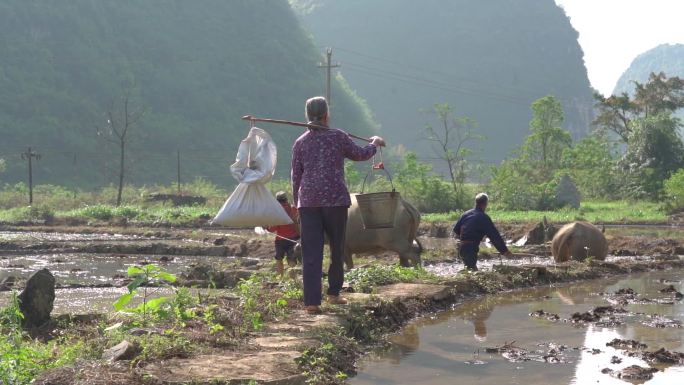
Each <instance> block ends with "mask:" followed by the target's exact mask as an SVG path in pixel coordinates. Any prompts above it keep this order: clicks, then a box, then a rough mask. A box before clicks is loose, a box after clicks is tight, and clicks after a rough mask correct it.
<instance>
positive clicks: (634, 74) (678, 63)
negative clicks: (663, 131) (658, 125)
mask: <svg viewBox="0 0 684 385" xmlns="http://www.w3.org/2000/svg"><path fill="white" fill-rule="evenodd" d="M651 72H655V73H659V72H664V73H665V75H667V76H668V77H669V76H679V77H681V78H684V44H661V45H659V46H657V47H655V48H653V49H650V50H648V51H646V52H644V53H642V54H641V55H639V56H637V57H636V58H635V59H634V60H633V61H632V64H630V65H629V68H627V70H626V71H625V72H624V73H623V74H622V76H620V79H618V81H617V83H616V84H615V88H614V89H613V94H621V93H623V92H627V93H628V94H631V93H633V92H634V83H633V82H634V81H637V82H639V83H646V82H647V81H648V77H649V75H650V74H651ZM677 116H679V118H680V119H682V121H684V110H679V111H678V112H677ZM681 132H682V136H684V127H682V128H681Z"/></svg>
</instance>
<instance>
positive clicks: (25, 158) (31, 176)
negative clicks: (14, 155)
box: [21, 147, 40, 206]
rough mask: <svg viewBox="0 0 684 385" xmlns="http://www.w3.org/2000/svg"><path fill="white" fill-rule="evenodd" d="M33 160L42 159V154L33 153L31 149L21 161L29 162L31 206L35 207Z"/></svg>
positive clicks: (23, 155) (23, 154) (24, 154)
mask: <svg viewBox="0 0 684 385" xmlns="http://www.w3.org/2000/svg"><path fill="white" fill-rule="evenodd" d="M33 158H36V160H38V159H40V154H38V153H37V152H34V151H32V150H31V147H29V148H28V150H27V151H26V152H24V153H22V154H21V159H23V160H28V177H29V206H31V205H33Z"/></svg>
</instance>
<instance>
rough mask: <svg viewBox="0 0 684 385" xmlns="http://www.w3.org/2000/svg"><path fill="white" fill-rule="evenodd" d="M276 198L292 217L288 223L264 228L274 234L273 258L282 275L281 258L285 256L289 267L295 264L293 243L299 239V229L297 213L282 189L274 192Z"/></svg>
mask: <svg viewBox="0 0 684 385" xmlns="http://www.w3.org/2000/svg"><path fill="white" fill-rule="evenodd" d="M276 200H277V201H278V202H280V205H281V206H283V209H284V210H285V212H286V213H287V215H289V216H290V218H292V221H293V222H294V223H292V224H289V225H279V226H270V227H268V228H267V229H266V230H268V231H269V232H271V233H274V234H275V235H276V238H275V259H276V271H277V272H278V274H280V275H282V274H283V271H284V270H285V266H284V265H283V258H284V257H285V256H287V264H288V265H289V266H290V267H293V266H296V265H297V258H296V257H295V245H296V244H297V241H298V240H299V229H298V227H297V222H298V218H297V216H298V213H297V209H296V208H295V207H292V206H291V205H290V203H289V202H288V200H287V194H286V193H285V192H284V191H278V192H277V193H276Z"/></svg>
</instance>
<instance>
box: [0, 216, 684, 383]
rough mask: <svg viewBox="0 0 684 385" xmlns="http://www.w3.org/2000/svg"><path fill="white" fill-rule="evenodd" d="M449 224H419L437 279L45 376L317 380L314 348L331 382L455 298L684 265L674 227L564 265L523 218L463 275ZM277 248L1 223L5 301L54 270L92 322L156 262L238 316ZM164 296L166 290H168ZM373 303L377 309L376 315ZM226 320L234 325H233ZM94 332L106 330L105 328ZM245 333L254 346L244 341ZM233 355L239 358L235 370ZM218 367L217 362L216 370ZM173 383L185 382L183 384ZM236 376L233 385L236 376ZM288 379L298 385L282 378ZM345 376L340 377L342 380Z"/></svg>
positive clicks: (643, 231)
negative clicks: (530, 235) (137, 273)
mask: <svg viewBox="0 0 684 385" xmlns="http://www.w3.org/2000/svg"><path fill="white" fill-rule="evenodd" d="M450 225H451V224H449V223H436V224H435V223H432V224H424V225H422V226H421V228H420V238H419V240H420V242H421V243H422V245H423V248H424V252H423V255H422V257H423V264H424V266H425V270H426V271H427V272H428V273H430V274H432V276H434V277H436V278H432V279H431V281H430V282H426V283H421V282H415V283H405V284H395V285H389V286H378V287H375V288H373V289H372V293H373V294H370V297H369V294H362V293H351V292H353V291H354V288H353V287H349V288H348V289H347V290H348V291H349V292H350V293H348V294H346V295H347V296H348V298H349V299H350V300H351V301H352V305H348V306H349V307H342V308H334V309H328V313H327V314H325V315H322V316H317V317H310V316H306V315H304V314H303V313H302V311H301V304H299V303H297V302H296V301H295V302H292V303H289V304H288V306H287V312H285V313H283V314H282V315H279V316H278V317H276V318H274V319H268V320H265V321H264V322H265V324H264V326H262V327H260V328H259V329H258V332H254V331H252V332H248V333H242V334H240V335H239V336H238V335H237V334H235V335H233V336H232V337H231V341H232V342H230V343H228V344H227V345H226V343H225V342H222V343H219V342H216V341H218V340H217V339H216V337H215V336H212V335H211V333H209V331H207V330H205V329H202V328H198V329H196V330H192V332H191V334H193V333H194V334H193V335H192V336H191V337H192V338H190V340H191V341H194V342H193V343H196V344H199V345H200V346H202V347H201V348H200V349H195V350H194V352H195V353H192V354H190V355H189V356H187V355H186V354H185V353H184V354H181V355H176V356H174V355H173V354H171V355H170V356H168V357H166V358H165V359H162V360H151V361H147V362H144V361H143V362H142V363H141V362H138V361H135V362H138V363H137V364H136V365H138V366H139V367H138V368H137V369H135V370H133V372H131V371H130V370H127V369H122V365H123V368H125V363H124V364H122V363H120V362H117V363H114V364H106V365H104V366H103V365H101V364H100V363H96V362H86V363H81V364H79V366H78V367H75V368H65V369H64V370H61V371H60V370H58V371H51V372H50V373H48V374H47V377H45V378H47V380H45V381H47V382H45V381H43V382H38V383H44V384H47V383H50V384H58V385H59V384H62V383H64V384H67V383H82V384H87V383H97V382H93V381H95V380H92V378H91V380H92V381H91V382H74V381H76V380H75V379H74V377H73V376H74V375H75V374H74V373H76V372H78V371H79V370H81V371H83V370H90V371H91V372H92V374H93V376H95V378H99V377H97V375H98V374H97V373H101V374H102V375H103V376H113V375H117V373H118V375H119V376H121V378H122V379H123V378H124V377H126V376H132V377H131V378H130V379H129V380H125V381H123V380H122V382H120V383H121V384H137V383H139V381H141V379H142V378H143V377H146V378H156V379H157V382H158V383H162V384H167V383H168V384H172V383H173V384H175V383H189V382H192V381H196V383H205V381H206V383H209V382H212V381H214V383H222V382H221V381H224V382H225V383H242V382H240V381H242V380H240V379H244V381H245V382H244V383H247V380H248V379H256V380H258V383H302V381H304V379H305V378H309V379H311V378H312V377H311V376H312V374H311V368H310V367H309V366H308V365H309V363H307V360H308V361H312V360H314V358H316V357H318V355H323V356H329V355H333V356H336V357H337V358H339V357H342V358H341V362H342V364H340V365H338V366H331V367H328V366H326V369H325V370H324V371H326V373H318V374H315V373H314V375H318V376H320V378H321V381H323V382H321V383H327V382H326V381H333V379H334V378H336V377H335V376H336V373H337V374H339V373H338V372H340V373H350V374H353V372H354V371H355V362H356V360H357V357H358V355H359V354H360V353H361V352H363V351H364V350H366V349H367V348H366V347H364V346H366V345H365V344H366V343H368V342H372V343H377V341H378V338H381V337H382V336H383V335H384V334H385V333H387V332H390V331H394V330H397V328H399V327H401V326H402V325H403V324H404V323H405V322H407V321H409V320H410V319H411V318H412V317H414V316H416V315H419V314H425V313H426V312H427V313H430V312H433V311H438V310H443V309H448V308H451V307H452V306H453V304H454V303H457V302H459V298H461V299H462V298H466V297H472V296H478V295H483V294H487V293H492V292H500V291H501V290H512V289H516V288H520V287H529V286H537V285H548V284H550V283H554V282H568V281H574V280H583V279H595V278H599V277H602V276H612V275H620V274H625V273H629V272H634V271H648V270H651V269H667V268H681V267H682V266H684V262H682V260H681V256H682V255H684V231H683V230H681V229H680V228H677V227H671V226H670V227H668V226H641V227H634V226H632V227H610V226H609V227H608V228H607V229H606V235H607V238H608V240H609V245H610V255H609V257H608V259H607V261H606V262H599V263H593V264H592V263H589V264H579V263H576V262H571V263H567V264H561V265H557V264H555V263H553V261H552V258H551V257H550V256H549V254H550V252H549V247H548V245H522V244H521V242H520V239H521V238H523V237H525V235H526V233H527V232H528V231H529V230H530V229H531V228H533V227H534V226H533V224H528V225H522V224H518V225H503V226H501V227H502V232H503V234H504V237H505V238H506V239H507V240H508V241H509V242H510V243H511V245H514V246H513V248H514V250H515V252H516V253H519V254H521V255H524V257H516V258H513V259H502V258H500V257H499V255H498V254H497V253H496V252H495V250H493V249H489V248H487V246H488V245H486V244H483V248H482V253H481V262H480V266H481V267H482V270H483V272H481V273H479V274H475V275H465V276H464V275H463V274H460V273H459V272H460V271H461V270H462V268H463V265H462V264H461V263H460V261H458V259H457V258H456V252H455V243H454V241H453V240H452V239H450V238H449V234H448V232H449V229H450ZM272 254H273V239H272V237H271V236H259V235H257V234H255V233H254V232H253V231H250V230H231V229H220V228H164V229H160V228H132V227H95V228H94V227H78V226H75V227H69V226H43V227H41V226H28V227H4V228H1V229H0V305H4V304H5V303H6V302H7V300H8V298H9V293H10V291H11V290H14V289H21V288H22V287H23V285H24V281H25V279H27V277H29V276H30V274H32V273H33V272H34V271H36V270H39V269H42V268H47V269H49V270H50V271H51V272H52V273H53V274H54V275H55V277H56V282H57V291H56V295H57V298H56V301H55V309H54V313H55V314H68V315H70V316H74V315H78V314H81V315H82V314H90V315H93V314H95V315H94V317H95V318H92V316H91V318H89V319H99V320H108V319H112V317H114V319H116V315H114V314H113V313H114V309H113V307H112V303H113V302H114V301H115V300H116V298H117V297H119V296H120V295H122V294H123V293H126V291H127V289H126V285H128V284H129V283H130V282H131V279H130V278H129V277H127V276H126V271H127V269H128V268H129V267H130V266H142V265H145V264H149V263H152V264H155V265H158V266H161V267H162V268H163V269H164V270H166V271H168V272H170V273H173V274H176V275H177V276H178V277H179V279H178V281H177V282H176V283H175V286H177V287H181V286H184V287H192V288H193V289H192V290H193V292H192V295H198V296H202V295H208V294H207V293H209V292H211V293H213V294H212V295H213V296H215V297H216V298H218V299H217V301H218V305H217V306H218V307H219V308H222V307H225V306H228V308H230V309H232V310H230V311H229V312H228V313H230V314H237V313H241V312H242V311H241V310H240V306H242V305H241V304H238V303H237V302H235V301H236V298H237V297H235V294H234V292H233V288H234V287H235V286H236V284H237V283H238V282H240V280H241V279H246V278H249V277H250V276H253V275H254V274H255V273H262V272H272V271H273V259H272ZM397 263H398V257H397V256H396V255H394V254H392V253H384V254H380V255H373V256H357V257H356V266H357V268H359V269H365V268H369V267H370V266H377V265H395V264H397ZM298 274H299V272H298V269H296V268H295V269H293V270H292V271H291V275H289V276H290V277H293V278H295V280H297V279H298V278H297V277H298ZM278 285H281V286H282V284H281V283H277V282H272V283H268V282H266V283H264V288H266V290H269V289H267V288H269V287H276V286H278ZM402 285H404V286H402ZM412 285H413V286H412ZM415 285H417V286H415ZM420 285H423V286H420ZM208 288H209V289H208ZM165 290H170V289H165ZM202 290H204V291H202ZM164 293H165V292H164V291H160V292H159V294H160V295H161V294H164ZM369 301H370V302H369ZM376 301H379V302H376ZM227 304H230V305H227ZM371 304H372V305H371ZM359 306H360V308H359ZM359 309H360V312H359ZM364 309H365V310H364ZM368 309H375V310H374V311H371V313H369V311H370V310H368ZM97 314H100V315H97ZM98 322H103V321H98ZM104 322H110V323H111V322H113V321H104ZM357 324H358V325H357ZM230 325H231V324H230V322H229V321H226V324H225V326H226V328H228V327H230ZM350 325H351V326H350ZM359 325H360V326H359ZM70 327H71V326H70ZM330 328H332V329H336V328H340V329H341V330H342V331H343V333H342V334H343V335H344V336H345V337H339V338H342V340H337V339H336V340H335V341H336V342H335V344H334V345H335V346H345V347H346V348H339V349H336V350H335V351H334V352H328V351H322V350H321V348H320V346H327V345H326V344H325V343H323V342H324V341H326V340H327V339H330V338H333V337H330V335H329V334H325V333H324V335H327V336H328V337H321V336H320V333H321V332H320V331H321V330H329V329H330ZM91 332H92V331H91ZM51 333H53V332H51ZM97 333H100V336H101V333H102V332H101V331H100V332H97ZM183 333H189V332H188V331H184V332H183ZM198 333H199V334H198ZM208 333H209V334H208ZM338 333H339V332H335V333H333V335H337V334H338ZM193 338H194V339H193ZM335 338H338V337H335ZM345 338H346V339H345ZM243 340H244V341H247V342H246V343H245V342H240V341H243ZM107 341H109V340H107ZM207 341H214V342H211V343H209V342H207ZM364 341H366V342H364ZM359 342H360V344H358V343H359ZM322 343H323V345H321V344H322ZM207 344H208V345H207ZM309 355H313V357H309ZM302 357H304V358H305V359H303V358H302ZM236 362H239V363H240V364H239V365H237V366H236ZM88 365H90V366H88ZM172 367H173V368H179V369H178V370H180V371H183V370H185V369H188V368H190V367H192V368H195V369H193V370H189V371H188V370H186V371H185V372H182V373H181V372H178V373H176V372H175V371H174V370H171V369H170V368H172ZM210 367H212V368H214V369H213V370H208V368H210ZM87 368H90V369H87ZM183 368H185V369H183ZM238 368H241V369H239V370H238ZM69 373H71V374H69ZM124 373H126V375H125V376H124ZM131 373H133V374H131ZM250 373H251V374H250ZM331 373H332V374H331ZM50 376H53V377H50ZM126 378H127V377H126ZM177 378H184V379H185V380H183V381H180V380H178V381H177ZM288 378H289V380H288ZM314 378H316V377H314ZM323 379H325V380H323ZM233 380H235V381H237V382H231V381H233ZM284 380H287V381H291V382H287V381H286V382H278V381H284ZM339 380H340V382H343V378H341V379H339ZM50 381H51V382H50ZM60 381H62V382H60ZM269 381H270V382H269ZM274 381H275V382H274ZM334 381H337V380H334Z"/></svg>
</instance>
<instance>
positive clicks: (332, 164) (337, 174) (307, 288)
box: [292, 96, 385, 314]
mask: <svg viewBox="0 0 684 385" xmlns="http://www.w3.org/2000/svg"><path fill="white" fill-rule="evenodd" d="M306 118H307V120H308V122H309V123H310V124H314V125H316V126H321V127H309V129H308V130H307V132H305V133H304V134H302V135H301V136H300V137H299V138H298V139H297V140H296V141H295V143H294V146H293V148H292V195H293V197H294V203H295V205H296V206H297V207H298V208H299V218H300V223H301V243H302V263H303V275H304V305H305V306H306V310H307V312H309V313H310V314H317V313H320V312H321V309H320V305H321V270H322V266H323V243H324V239H325V235H327V236H328V240H329V243H330V268H329V269H328V292H327V294H328V303H331V304H344V303H346V300H344V299H343V298H341V297H340V290H342V283H343V282H344V267H343V264H342V261H343V253H344V242H345V230H346V227H347V209H348V208H349V206H351V199H350V197H349V191H347V186H346V184H345V181H344V159H345V158H347V159H351V160H354V161H364V160H368V159H370V158H372V157H373V155H375V152H376V151H377V147H379V146H384V145H385V141H384V140H383V139H382V138H380V137H378V136H374V137H372V138H370V139H371V142H370V143H369V144H368V145H366V146H365V147H361V146H359V145H357V144H356V143H354V142H353V141H352V139H351V138H350V137H349V135H348V134H347V133H345V132H344V131H342V130H338V129H332V128H324V127H328V118H329V115H328V102H327V101H326V100H325V98H323V97H320V96H319V97H315V98H311V99H309V100H307V101H306Z"/></svg>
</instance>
